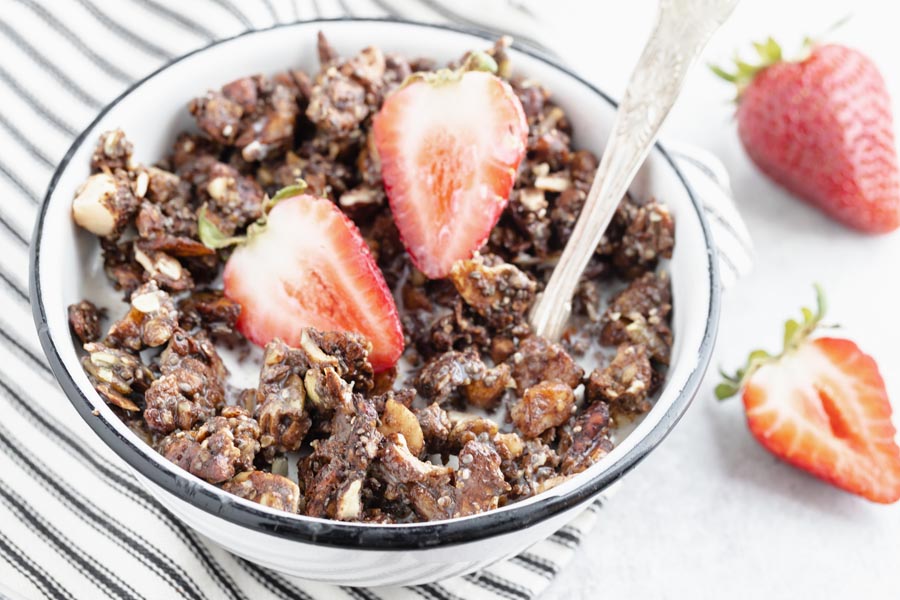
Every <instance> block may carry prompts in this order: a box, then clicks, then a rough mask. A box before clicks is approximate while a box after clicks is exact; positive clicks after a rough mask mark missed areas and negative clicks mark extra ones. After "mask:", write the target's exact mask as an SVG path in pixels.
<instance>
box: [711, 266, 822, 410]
mask: <svg viewBox="0 0 900 600" xmlns="http://www.w3.org/2000/svg"><path fill="white" fill-rule="evenodd" d="M815 288H816V311H815V312H813V311H812V310H811V309H809V308H803V309H801V312H802V314H803V322H802V323H801V322H800V321H797V320H796V319H788V320H787V322H785V324H784V348H783V349H782V351H781V353H780V354H778V355H772V354H769V353H768V352H766V351H765V350H754V351H752V352H751V353H750V356H749V357H748V359H747V363H746V365H745V366H744V367H742V368H740V369H738V370H737V372H736V373H735V374H734V375H728V374H727V373H725V372H724V371H722V370H721V369H719V374H720V375H721V376H722V379H723V381H722V383H721V384H719V386H718V387H716V397H717V398H719V399H720V400H722V399H724V398H729V397H731V396H733V395H735V394H737V392H738V391H740V390H741V388H743V386H744V384H745V383H746V382H747V380H748V379H750V378H751V377H753V374H754V373H756V371H757V370H759V368H760V367H762V366H764V365H766V364H769V363H773V362H777V361H778V360H779V359H781V357H782V356H784V355H785V354H787V353H789V352H793V351H794V350H796V349H797V348H798V347H800V345H801V344H803V343H805V342H806V341H807V340H808V339H809V337H810V336H811V335H812V334H813V333H814V332H815V330H816V329H817V328H818V327H821V326H822V325H821V321H822V318H823V317H824V316H825V308H826V305H825V293H824V292H823V291H822V288H821V286H819V285H818V284H816V286H815ZM732 388H734V391H731V390H732ZM727 392H731V393H727Z"/></svg>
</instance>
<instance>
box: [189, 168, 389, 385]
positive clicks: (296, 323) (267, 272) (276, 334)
mask: <svg viewBox="0 0 900 600" xmlns="http://www.w3.org/2000/svg"><path fill="white" fill-rule="evenodd" d="M304 189H305V185H298V186H291V187H289V188H285V189H284V190H282V191H280V192H279V193H278V194H276V195H275V196H274V197H273V198H272V200H271V201H270V203H269V204H270V206H271V209H270V210H269V211H268V213H267V214H266V215H265V216H264V217H263V218H262V219H260V220H259V221H257V222H256V223H254V224H253V225H251V226H250V227H249V228H248V230H247V235H246V236H243V237H240V238H227V237H225V236H223V235H222V233H221V232H220V231H219V230H218V229H216V227H215V225H213V224H212V223H211V222H210V221H209V220H207V219H206V218H205V211H203V209H201V212H200V215H199V216H200V223H199V228H200V238H201V240H203V242H204V243H205V244H206V245H207V246H209V247H210V248H223V247H226V246H230V245H237V247H236V248H235V250H234V252H233V253H232V254H231V256H230V257H229V258H228V262H227V263H226V264H225V271H224V273H223V276H222V277H223V280H224V286H225V295H226V296H227V297H228V298H230V299H231V300H234V301H235V302H237V303H238V304H240V305H241V314H240V317H239V318H238V322H237V328H238V330H239V331H240V332H241V333H242V334H243V335H244V336H245V337H246V338H247V339H249V340H250V341H251V342H253V343H255V344H258V345H260V346H264V345H265V344H267V343H268V342H269V341H271V340H273V339H275V338H280V339H282V340H283V341H284V342H285V343H287V344H288V345H291V346H297V345H298V344H299V343H300V334H301V332H302V330H303V328H304V327H315V328H317V329H320V330H323V331H353V332H356V333H359V334H361V335H363V336H365V337H366V338H367V339H368V340H369V341H370V342H371V343H372V351H371V353H370V354H369V360H370V362H371V363H372V367H373V368H374V369H375V370H376V371H382V370H385V369H388V368H390V367H392V366H393V365H394V364H395V363H396V362H397V360H398V359H399V358H400V355H401V354H402V353H403V332H402V329H401V326H400V317H399V315H398V313H397V307H396V305H395V304H394V299H393V297H392V296H391V292H390V290H389V289H388V286H387V284H386V283H385V281H384V276H383V275H382V274H381V271H380V270H379V269H378V266H377V265H376V264H375V261H374V259H373V258H372V255H371V254H370V253H369V249H368V246H366V243H365V241H364V240H363V238H362V235H361V234H360V232H359V230H358V229H357V228H356V225H354V224H353V222H351V221H350V219H348V218H347V217H346V216H345V215H344V213H342V212H341V211H340V210H339V209H338V208H337V206H335V205H334V203H333V202H331V201H330V200H328V199H327V198H317V197H315V196H311V195H309V194H304V193H303V190H304Z"/></svg>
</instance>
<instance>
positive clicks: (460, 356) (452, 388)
mask: <svg viewBox="0 0 900 600" xmlns="http://www.w3.org/2000/svg"><path fill="white" fill-rule="evenodd" d="M485 371H486V367H485V366H484V363H483V362H481V359H480V358H478V354H477V353H476V352H475V351H473V350H466V351H465V352H456V351H453V350H451V351H450V352H445V353H443V354H441V355H439V356H436V357H435V358H433V359H431V360H430V361H428V362H427V363H426V364H425V366H424V367H422V370H421V371H419V374H418V375H417V376H416V378H415V382H414V385H415V386H416V389H417V390H418V391H419V393H420V394H422V396H424V397H425V398H428V399H429V400H433V401H435V402H444V401H446V400H448V399H449V398H450V397H451V396H452V395H453V394H454V393H455V392H456V390H457V389H459V388H461V387H464V386H468V385H471V384H472V382H474V381H478V380H479V379H481V378H482V377H483V376H484V373H485Z"/></svg>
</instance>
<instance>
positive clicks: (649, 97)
mask: <svg viewBox="0 0 900 600" xmlns="http://www.w3.org/2000/svg"><path fill="white" fill-rule="evenodd" d="M738 1H739V0H661V1H660V3H659V12H658V16H657V21H656V27H655V29H654V30H653V33H652V34H651V36H650V39H649V41H648V42H647V45H646V46H645V47H644V52H643V53H642V54H641V58H640V60H639V61H638V64H637V66H636V67H635V69H634V72H633V73H632V74H631V79H630V81H629V82H628V87H627V89H626V92H625V98H624V99H623V100H622V103H621V104H620V105H619V110H618V112H617V113H616V119H615V121H614V123H613V128H612V135H611V137H610V139H609V142H608V143H607V145H606V148H605V150H604V152H603V158H602V159H601V161H600V167H599V168H598V169H597V174H596V175H595V176H594V181H593V183H592V184H591V189H590V192H588V196H587V200H586V201H585V204H584V208H583V209H582V211H581V215H580V216H579V218H578V222H577V223H576V224H575V229H574V230H573V231H572V236H571V237H570V238H569V241H568V243H567V244H566V247H565V249H564V250H563V253H562V256H561V257H560V260H559V263H558V264H557V266H556V268H555V269H554V270H553V274H552V275H551V277H550V281H549V282H548V284H547V287H546V289H545V290H544V292H543V294H541V296H540V297H539V298H538V300H537V303H536V304H535V306H534V308H533V309H532V311H531V326H532V328H533V329H534V332H535V333H536V334H538V335H542V336H544V337H547V338H550V339H554V340H555V339H558V338H559V336H560V335H561V334H562V332H563V329H564V328H565V325H566V323H567V321H568V320H569V314H570V313H571V308H572V295H573V294H574V292H575V287H576V286H577V285H578V280H579V279H580V278H581V273H582V272H583V271H584V269H585V267H586V266H587V264H588V262H589V261H590V258H591V255H592V254H593V253H594V250H595V249H596V248H597V245H598V244H599V243H600V239H601V238H602V237H603V232H604V231H606V228H607V226H608V225H609V222H610V220H611V219H612V216H613V214H614V213H615V211H616V207H617V206H618V204H619V202H620V200H621V199H622V196H624V194H625V191H626V190H627V189H628V186H629V185H631V182H632V180H633V179H634V177H635V175H637V172H638V169H639V168H640V166H641V164H642V163H643V162H644V159H645V158H647V155H648V154H649V153H650V149H651V148H652V147H653V143H654V141H655V140H656V136H657V134H658V132H659V128H660V126H661V125H662V123H663V121H664V120H665V118H666V115H668V114H669V110H670V109H671V108H672V105H673V104H675V100H676V99H677V98H678V94H679V92H680V91H681V88H682V84H683V83H684V79H685V76H686V75H687V72H688V70H689V68H690V66H691V64H693V62H694V61H695V60H696V58H697V57H698V56H699V55H700V52H701V50H703V47H704V46H705V45H706V42H707V41H708V40H709V38H710V37H711V36H712V34H713V32H715V31H716V29H718V28H719V26H720V25H721V24H722V23H724V22H725V20H726V19H727V18H728V15H730V14H731V11H732V10H733V9H734V7H735V6H736V5H737V3H738Z"/></svg>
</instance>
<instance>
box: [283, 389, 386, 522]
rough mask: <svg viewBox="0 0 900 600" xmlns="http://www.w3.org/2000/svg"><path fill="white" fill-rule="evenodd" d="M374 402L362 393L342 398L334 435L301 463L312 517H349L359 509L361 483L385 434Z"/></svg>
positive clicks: (305, 492) (316, 442) (335, 418)
mask: <svg viewBox="0 0 900 600" xmlns="http://www.w3.org/2000/svg"><path fill="white" fill-rule="evenodd" d="M377 422H378V415H377V414H376V412H375V407H374V406H373V405H372V403H371V401H369V400H366V399H365V398H363V397H362V396H360V395H359V394H352V395H351V394H348V395H346V396H344V397H343V398H342V402H341V404H340V405H339V406H338V407H337V409H336V411H335V414H334V419H333V420H332V423H331V432H332V433H331V437H328V438H325V439H320V440H316V441H315V442H313V452H312V454H310V455H309V456H307V457H306V458H303V459H301V460H300V462H299V463H298V471H299V475H300V479H301V481H302V482H303V485H302V486H301V487H302V488H303V489H304V495H305V497H306V514H307V515H309V516H311V517H329V518H337V516H338V515H339V514H341V515H343V516H344V517H345V518H354V517H351V516H350V515H351V514H359V513H358V512H356V511H355V507H356V505H357V503H358V502H361V500H358V498H359V494H361V493H362V486H361V484H357V483H356V482H357V481H360V482H361V481H362V480H363V479H364V478H365V475H366V472H367V471H368V468H369V464H370V463H371V461H372V459H373V458H375V455H376V453H377V451H378V447H379V444H380V443H381V440H382V435H381V434H380V433H379V432H378V430H377V429H376V425H377Z"/></svg>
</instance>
